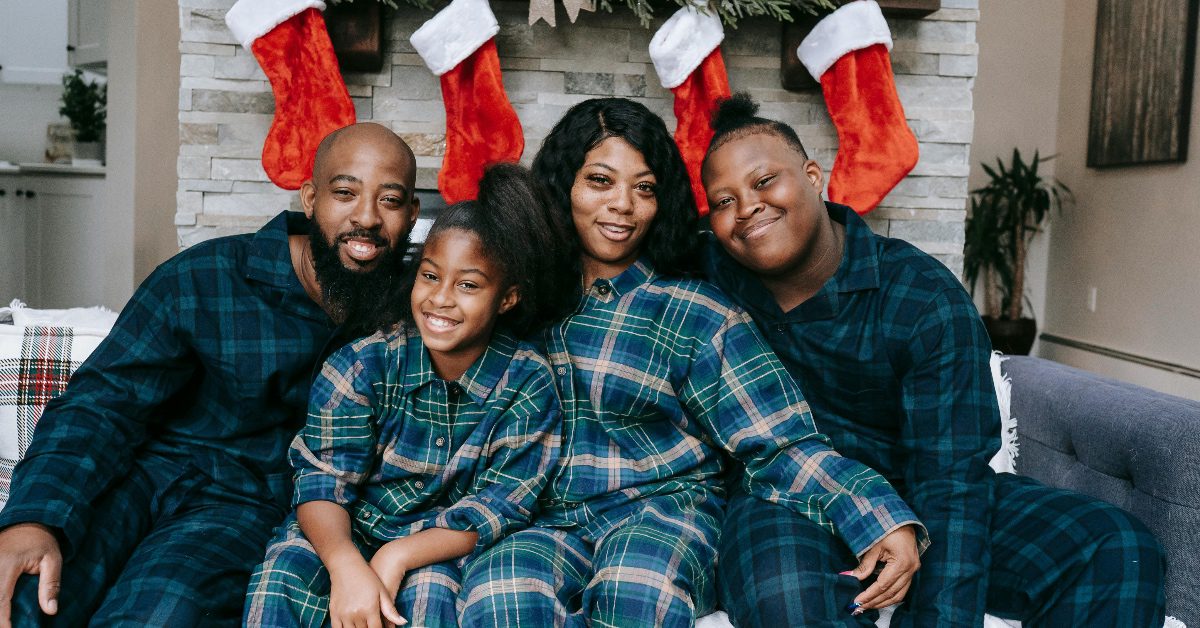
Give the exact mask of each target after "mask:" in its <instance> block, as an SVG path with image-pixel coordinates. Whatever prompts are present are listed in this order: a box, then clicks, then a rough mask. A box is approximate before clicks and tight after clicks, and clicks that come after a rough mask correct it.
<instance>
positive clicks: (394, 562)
mask: <svg viewBox="0 0 1200 628" xmlns="http://www.w3.org/2000/svg"><path fill="white" fill-rule="evenodd" d="M405 541H407V539H396V540H394V541H390V542H388V543H385V544H384V546H383V547H381V548H379V551H377V552H375V556H373V557H372V558H371V569H374V570H375V575H377V576H378V577H379V581H380V582H382V583H383V586H384V588H386V589H387V590H388V592H389V593H391V594H392V597H391V599H392V600H395V599H396V595H397V594H398V593H399V592H400V583H402V582H404V575H405V574H406V573H407V572H408V563H407V558H408V557H407V555H406V551H405V546H406V545H407V543H406V542H405Z"/></svg>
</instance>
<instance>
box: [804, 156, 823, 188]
mask: <svg viewBox="0 0 1200 628" xmlns="http://www.w3.org/2000/svg"><path fill="white" fill-rule="evenodd" d="M804 176H805V177H807V178H808V182H809V184H810V185H812V186H813V187H814V188H816V190H817V196H820V195H821V190H822V188H823V187H824V185H825V173H824V172H822V171H821V164H818V163H817V160H815V159H809V160H808V161H806V162H804Z"/></svg>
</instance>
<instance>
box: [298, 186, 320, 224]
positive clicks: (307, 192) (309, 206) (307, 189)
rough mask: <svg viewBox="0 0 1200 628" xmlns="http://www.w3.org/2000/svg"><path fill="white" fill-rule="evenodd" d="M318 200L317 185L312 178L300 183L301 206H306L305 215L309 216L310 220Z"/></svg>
mask: <svg viewBox="0 0 1200 628" xmlns="http://www.w3.org/2000/svg"><path fill="white" fill-rule="evenodd" d="M316 202H317V186H316V184H314V183H313V182H312V179H309V180H308V181H305V182H304V183H301V184H300V206H301V207H303V208H304V215H305V216H308V218H309V220H312V217H313V207H314V205H315V204H316Z"/></svg>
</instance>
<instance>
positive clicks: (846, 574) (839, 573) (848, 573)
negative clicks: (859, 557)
mask: <svg viewBox="0 0 1200 628" xmlns="http://www.w3.org/2000/svg"><path fill="white" fill-rule="evenodd" d="M838 575H839V576H853V575H854V571H853V570H850V571H842V572H838Z"/></svg>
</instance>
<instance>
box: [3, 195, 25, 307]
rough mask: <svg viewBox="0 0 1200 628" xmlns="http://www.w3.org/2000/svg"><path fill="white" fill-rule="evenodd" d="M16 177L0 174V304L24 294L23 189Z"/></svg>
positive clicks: (6, 303) (5, 303)
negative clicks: (18, 195) (19, 193)
mask: <svg viewBox="0 0 1200 628" xmlns="http://www.w3.org/2000/svg"><path fill="white" fill-rule="evenodd" d="M19 181H20V177H18V176H16V175H0V307H5V306H7V305H8V304H9V303H10V302H11V301H12V300H13V299H16V298H22V299H23V298H25V248H26V247H25V211H24V204H23V201H24V200H25V192H24V189H23V188H22V187H21V186H20V185H19ZM17 190H21V197H20V198H18V197H17ZM18 201H21V202H20V203H19V202H18Z"/></svg>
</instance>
